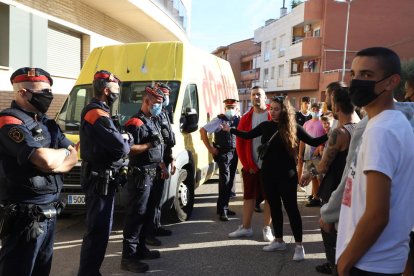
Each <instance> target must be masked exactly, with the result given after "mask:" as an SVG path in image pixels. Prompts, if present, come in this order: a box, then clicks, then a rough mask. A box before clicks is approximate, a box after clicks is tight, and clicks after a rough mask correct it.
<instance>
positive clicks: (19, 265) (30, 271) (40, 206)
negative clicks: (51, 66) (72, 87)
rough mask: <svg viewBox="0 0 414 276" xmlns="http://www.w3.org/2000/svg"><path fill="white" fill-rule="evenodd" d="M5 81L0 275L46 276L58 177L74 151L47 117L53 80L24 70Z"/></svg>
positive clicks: (0, 132)
mask: <svg viewBox="0 0 414 276" xmlns="http://www.w3.org/2000/svg"><path fill="white" fill-rule="evenodd" d="M10 81H11V83H12V85H13V90H14V92H15V100H14V101H13V102H12V104H11V108H8V109H5V110H3V111H2V112H0V201H1V202H0V203H1V205H0V209H1V211H0V214H1V215H0V225H1V226H0V238H1V242H2V247H1V250H0V275H49V273H50V268H51V265H52V255H53V241H54V229H55V224H56V215H57V214H58V213H59V212H60V210H61V209H62V207H63V205H64V204H63V203H62V202H59V195H60V191H61V189H62V186H63V180H62V173H65V172H68V171H70V169H72V167H73V166H74V165H75V164H76V162H77V160H78V158H77V151H76V147H77V146H74V145H73V144H72V143H71V142H70V141H69V140H68V139H66V137H65V136H64V135H63V133H62V132H61V130H60V129H59V127H58V126H57V124H56V123H55V121H54V120H51V119H49V118H48V117H47V116H46V115H45V113H46V112H47V110H48V108H49V106H50V104H51V102H52V100H53V94H52V90H51V86H52V84H53V80H52V78H51V77H50V75H49V73H47V72H46V71H44V70H42V69H40V68H29V67H24V68H20V69H18V70H17V71H15V72H14V73H13V74H12V75H11V77H10Z"/></svg>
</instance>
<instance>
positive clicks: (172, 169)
mask: <svg viewBox="0 0 414 276" xmlns="http://www.w3.org/2000/svg"><path fill="white" fill-rule="evenodd" d="M176 170H177V168H176V167H175V160H174V159H173V160H172V161H171V169H170V173H171V175H173V174H175V171H176Z"/></svg>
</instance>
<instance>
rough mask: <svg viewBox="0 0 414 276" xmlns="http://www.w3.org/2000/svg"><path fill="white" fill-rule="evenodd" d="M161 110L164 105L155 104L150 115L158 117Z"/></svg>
mask: <svg viewBox="0 0 414 276" xmlns="http://www.w3.org/2000/svg"><path fill="white" fill-rule="evenodd" d="M161 110H162V105H161V104H160V103H155V104H153V105H152V107H151V109H150V113H151V115H152V116H158V115H160V113H161Z"/></svg>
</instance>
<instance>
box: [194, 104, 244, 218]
mask: <svg viewBox="0 0 414 276" xmlns="http://www.w3.org/2000/svg"><path fill="white" fill-rule="evenodd" d="M237 102H238V100H235V99H226V100H224V101H223V103H224V109H225V113H224V114H220V115H218V116H217V117H216V118H214V119H213V120H211V121H210V122H209V123H208V124H206V125H205V126H203V127H202V128H201V129H200V135H201V139H202V140H203V143H204V145H205V146H206V147H207V149H208V151H209V152H210V153H211V154H212V155H213V158H214V160H215V161H216V162H217V164H218V166H219V196H218V200H217V214H218V215H219V216H220V220H221V221H228V220H229V218H228V215H233V216H234V215H235V212H233V211H231V210H229V199H230V193H231V188H232V187H233V182H234V176H235V174H236V169H237V162H238V161H239V159H238V156H237V153H236V151H235V149H236V136H234V135H232V134H230V132H226V131H223V130H222V127H221V125H222V124H228V125H229V126H230V127H235V128H237V126H238V125H239V121H240V117H239V116H237V115H236V108H237ZM207 133H214V143H213V145H211V144H210V141H209V140H208V137H207Z"/></svg>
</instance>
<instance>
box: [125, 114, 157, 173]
mask: <svg viewBox="0 0 414 276" xmlns="http://www.w3.org/2000/svg"><path fill="white" fill-rule="evenodd" d="M131 118H138V119H140V120H141V121H142V122H143V123H144V125H143V126H141V127H145V128H146V129H147V130H148V131H147V133H148V136H147V137H144V138H143V139H142V141H140V144H145V143H151V142H152V141H153V140H154V139H159V140H160V141H161V143H160V144H159V145H158V146H156V147H151V148H150V149H149V150H147V151H145V152H143V153H141V154H136V155H130V156H129V165H130V166H132V167H142V166H149V165H156V164H158V163H160V162H161V161H162V159H163V154H164V148H165V144H164V138H163V136H162V134H161V127H160V125H159V123H158V119H157V118H151V119H149V118H147V117H145V114H144V113H142V112H141V111H140V112H138V113H137V114H135V115H134V116H132V117H131Z"/></svg>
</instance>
